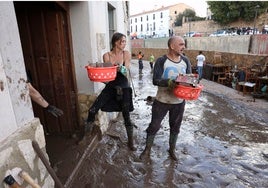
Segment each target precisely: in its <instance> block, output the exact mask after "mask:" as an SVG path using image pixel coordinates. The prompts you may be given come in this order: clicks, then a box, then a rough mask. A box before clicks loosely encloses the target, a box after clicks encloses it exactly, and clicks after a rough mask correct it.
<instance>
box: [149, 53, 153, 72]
mask: <svg viewBox="0 0 268 188" xmlns="http://www.w3.org/2000/svg"><path fill="white" fill-rule="evenodd" d="M149 63H150V67H151V73H153V67H154V55H153V54H151V56H150V58H149Z"/></svg>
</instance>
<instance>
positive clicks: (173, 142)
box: [168, 134, 178, 161]
mask: <svg viewBox="0 0 268 188" xmlns="http://www.w3.org/2000/svg"><path fill="white" fill-rule="evenodd" d="M177 139H178V135H177V134H170V136H169V150H168V152H169V155H170V157H171V159H173V160H174V161H177V160H178V158H177V156H176V154H175V148H176V142H177Z"/></svg>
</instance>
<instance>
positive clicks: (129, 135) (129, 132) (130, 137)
mask: <svg viewBox="0 0 268 188" xmlns="http://www.w3.org/2000/svg"><path fill="white" fill-rule="evenodd" d="M126 130H127V138H128V144H127V145H128V148H129V149H130V150H131V151H136V150H137V148H136V147H135V146H134V142H133V126H126Z"/></svg>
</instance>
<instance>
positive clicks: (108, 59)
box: [85, 32, 136, 151]
mask: <svg viewBox="0 0 268 188" xmlns="http://www.w3.org/2000/svg"><path fill="white" fill-rule="evenodd" d="M111 44H112V49H111V51H110V52H106V53H105V54H104V55H103V62H104V63H108V64H111V65H112V66H114V65H117V66H118V70H117V75H116V78H115V80H113V81H110V82H108V83H106V86H105V88H104V89H103V90H102V91H101V93H100V95H99V96H98V97H97V99H96V100H95V101H94V103H93V105H92V106H91V107H90V109H89V111H88V118H87V124H86V126H85V129H89V130H92V129H91V128H92V126H93V125H94V121H95V115H96V114H97V113H98V111H99V110H100V109H102V111H108V112H112V111H114V112H117V111H120V112H122V115H123V118H124V124H125V128H126V132H127V136H128V147H129V149H130V150H132V151H135V150H136V148H135V146H134V143H133V127H134V124H133V123H132V121H131V120H130V111H133V101H132V89H131V87H130V82H129V80H128V77H129V75H128V73H129V68H130V59H131V56H130V53H129V51H127V50H124V49H125V47H126V36H125V35H124V34H122V33H118V32H117V33H114V34H113V36H112V40H111Z"/></svg>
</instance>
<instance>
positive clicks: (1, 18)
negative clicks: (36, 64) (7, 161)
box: [0, 2, 34, 141]
mask: <svg viewBox="0 0 268 188" xmlns="http://www.w3.org/2000/svg"><path fill="white" fill-rule="evenodd" d="M0 4H1V6H0V33H1V35H0V56H1V60H0V61H1V63H0V66H1V69H2V70H1V71H0V72H1V73H0V74H1V78H2V80H1V81H2V82H3V87H2V89H1V91H0V95H2V96H3V98H2V96H1V103H6V104H7V103H9V104H7V105H4V104H3V105H0V113H1V115H2V116H1V118H2V119H1V122H8V123H11V124H10V125H8V126H7V125H6V124H2V123H1V124H0V129H3V130H4V129H5V131H4V132H6V133H5V135H3V132H2V131H1V133H0V141H1V140H2V139H4V137H6V136H8V135H9V133H10V132H14V131H15V130H16V126H17V127H21V126H23V125H24V124H25V123H27V122H29V121H30V120H32V119H33V117H34V116H33V111H32V105H31V99H30V97H29V95H28V89H27V87H26V72H25V66H24V60H23V54H22V49H21V43H20V38H19V31H18V27H17V21H16V16H15V10H14V7H13V2H0ZM7 94H8V95H9V97H8V96H7ZM4 96H5V97H7V98H6V100H5V98H4ZM3 100H5V101H3ZM8 101H9V102H8ZM10 102H11V105H12V108H11V106H10ZM7 108H8V109H7ZM6 110H8V111H10V112H12V113H11V114H12V115H11V116H9V115H8V116H5V115H4V114H5V113H6ZM22 112H23V113H22ZM14 118H15V120H16V125H14Z"/></svg>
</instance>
